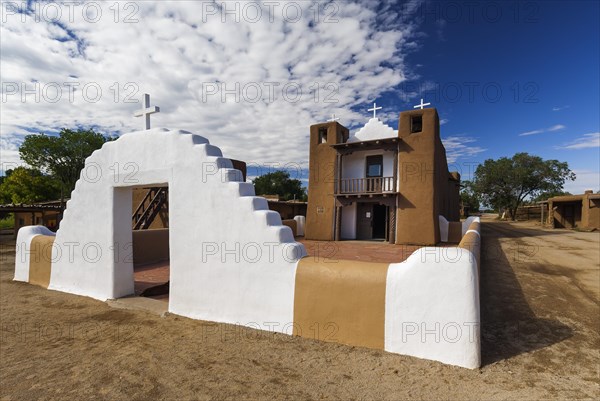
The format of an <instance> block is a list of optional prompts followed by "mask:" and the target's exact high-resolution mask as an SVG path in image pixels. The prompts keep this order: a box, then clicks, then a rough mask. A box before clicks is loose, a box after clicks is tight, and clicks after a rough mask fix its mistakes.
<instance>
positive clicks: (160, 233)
mask: <svg viewBox="0 0 600 401" xmlns="http://www.w3.org/2000/svg"><path fill="white" fill-rule="evenodd" d="M132 234H133V264H134V265H136V266H137V265H145V264H148V263H157V262H162V261H165V260H169V229H168V228H162V229H156V230H134V231H133V232H132Z"/></svg>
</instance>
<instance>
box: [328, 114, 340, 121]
mask: <svg viewBox="0 0 600 401" xmlns="http://www.w3.org/2000/svg"><path fill="white" fill-rule="evenodd" d="M339 119H340V118H339V117H336V116H335V114H332V115H331V120H329V121H337V120H339Z"/></svg>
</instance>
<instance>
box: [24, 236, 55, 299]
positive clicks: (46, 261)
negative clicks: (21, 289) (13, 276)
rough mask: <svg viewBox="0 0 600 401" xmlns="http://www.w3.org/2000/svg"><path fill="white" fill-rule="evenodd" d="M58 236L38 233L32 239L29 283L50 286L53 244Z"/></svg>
mask: <svg viewBox="0 0 600 401" xmlns="http://www.w3.org/2000/svg"><path fill="white" fill-rule="evenodd" d="M55 238H56V237H54V236H49V235H36V236H35V237H33V238H32V239H31V255H30V259H29V283H31V284H35V285H39V286H40V287H44V288H48V284H50V271H51V268H52V263H51V262H52V244H54V239H55Z"/></svg>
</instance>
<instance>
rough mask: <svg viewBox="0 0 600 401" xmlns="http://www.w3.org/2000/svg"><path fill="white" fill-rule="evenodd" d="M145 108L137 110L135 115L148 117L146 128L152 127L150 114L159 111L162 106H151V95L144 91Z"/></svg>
mask: <svg viewBox="0 0 600 401" xmlns="http://www.w3.org/2000/svg"><path fill="white" fill-rule="evenodd" d="M143 107H144V108H143V109H141V110H138V111H136V112H135V114H134V116H135V117H146V129H150V114H154V113H159V112H160V107H156V106H152V107H150V95H149V94H147V93H144V105H143Z"/></svg>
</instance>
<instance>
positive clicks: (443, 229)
mask: <svg viewBox="0 0 600 401" xmlns="http://www.w3.org/2000/svg"><path fill="white" fill-rule="evenodd" d="M438 219H439V226H440V241H441V242H450V243H453V244H458V243H459V242H460V241H461V239H462V237H463V236H464V235H465V233H466V232H467V230H468V229H469V226H470V225H471V223H473V222H474V221H479V217H477V216H470V217H468V218H467V219H466V220H465V221H462V222H461V221H448V220H446V218H445V217H444V216H441V215H440V216H438Z"/></svg>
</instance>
